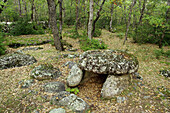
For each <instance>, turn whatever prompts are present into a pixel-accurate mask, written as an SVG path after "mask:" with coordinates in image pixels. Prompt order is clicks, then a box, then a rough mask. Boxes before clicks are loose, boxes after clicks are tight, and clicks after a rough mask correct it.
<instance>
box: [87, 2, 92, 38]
mask: <svg viewBox="0 0 170 113" xmlns="http://www.w3.org/2000/svg"><path fill="white" fill-rule="evenodd" d="M92 22H93V0H90V7H89V22H88V32H87V34H88V38H89V39H90V40H91V39H92Z"/></svg>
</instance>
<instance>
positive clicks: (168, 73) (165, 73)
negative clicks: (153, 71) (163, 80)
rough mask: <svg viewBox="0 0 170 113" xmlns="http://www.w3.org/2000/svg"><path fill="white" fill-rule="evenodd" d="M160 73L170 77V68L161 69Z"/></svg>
mask: <svg viewBox="0 0 170 113" xmlns="http://www.w3.org/2000/svg"><path fill="white" fill-rule="evenodd" d="M160 74H161V75H162V76H165V77H170V71H169V70H160Z"/></svg>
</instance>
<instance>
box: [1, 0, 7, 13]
mask: <svg viewBox="0 0 170 113" xmlns="http://www.w3.org/2000/svg"><path fill="white" fill-rule="evenodd" d="M3 2H4V3H6V2H7V0H4V1H3ZM3 8H4V5H1V8H0V14H1V13H2V11H3Z"/></svg>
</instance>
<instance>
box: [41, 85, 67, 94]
mask: <svg viewBox="0 0 170 113" xmlns="http://www.w3.org/2000/svg"><path fill="white" fill-rule="evenodd" d="M44 91H45V92H49V93H56V92H61V91H65V85H64V83H61V82H49V83H46V84H45V85H44Z"/></svg>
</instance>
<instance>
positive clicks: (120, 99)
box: [117, 97, 127, 104]
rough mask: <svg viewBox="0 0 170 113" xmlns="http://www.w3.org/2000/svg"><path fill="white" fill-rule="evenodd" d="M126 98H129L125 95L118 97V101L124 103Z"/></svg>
mask: <svg viewBox="0 0 170 113" xmlns="http://www.w3.org/2000/svg"><path fill="white" fill-rule="evenodd" d="M125 100H127V99H126V98H125V97H117V103H120V104H121V103H123V102H124V101H125Z"/></svg>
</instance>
